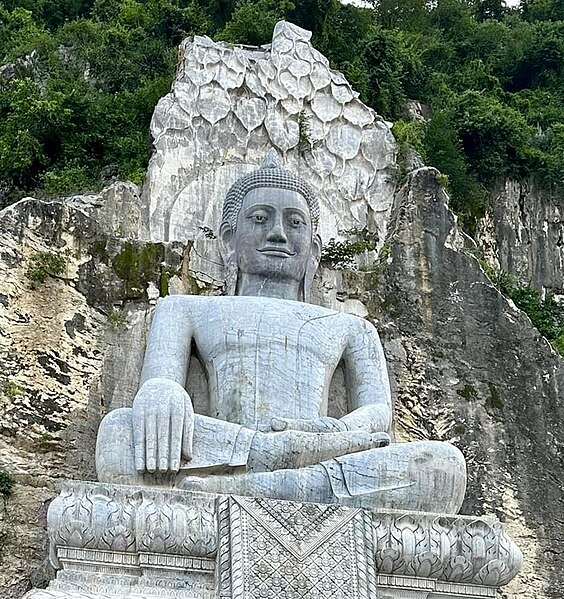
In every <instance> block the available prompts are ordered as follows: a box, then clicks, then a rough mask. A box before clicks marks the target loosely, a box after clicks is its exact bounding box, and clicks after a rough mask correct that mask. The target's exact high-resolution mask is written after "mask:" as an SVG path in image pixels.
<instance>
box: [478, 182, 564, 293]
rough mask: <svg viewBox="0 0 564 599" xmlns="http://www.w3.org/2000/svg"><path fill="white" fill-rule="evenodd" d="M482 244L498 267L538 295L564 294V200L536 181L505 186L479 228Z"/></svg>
mask: <svg viewBox="0 0 564 599" xmlns="http://www.w3.org/2000/svg"><path fill="white" fill-rule="evenodd" d="M477 239H478V242H479V244H480V247H481V248H482V251H483V253H484V255H485V257H486V258H487V260H488V262H490V263H491V264H492V265H493V266H495V267H497V268H500V269H501V270H503V271H504V272H507V273H510V274H512V275H514V276H516V277H517V278H518V279H520V280H521V281H522V282H524V283H529V282H531V283H532V284H533V285H534V286H535V287H537V288H538V289H543V288H544V289H548V290H549V291H553V292H554V293H555V294H557V295H559V296H562V295H563V294H564V213H563V207H562V197H561V195H560V196H559V195H558V194H557V193H550V192H548V191H546V190H541V189H539V188H538V187H537V186H535V185H534V184H531V182H530V181H521V182H518V181H511V180H508V181H504V182H502V183H501V184H500V185H499V188H498V189H497V190H496V192H495V193H494V194H493V197H492V200H491V208H490V209H489V210H488V213H487V214H486V217H485V218H484V219H483V220H482V221H480V222H479V224H478V237H477Z"/></svg>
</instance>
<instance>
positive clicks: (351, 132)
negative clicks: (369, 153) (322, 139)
mask: <svg viewBox="0 0 564 599" xmlns="http://www.w3.org/2000/svg"><path fill="white" fill-rule="evenodd" d="M361 139H362V132H361V130H360V129H359V128H358V127H354V126H353V125H349V124H347V123H336V124H335V125H333V126H332V127H331V130H330V131H329V135H328V136H327V147H328V148H329V150H330V151H331V152H333V154H335V155H336V156H340V157H341V158H343V160H350V159H351V158H354V157H355V156H356V155H357V154H358V152H359V150H360V141H361Z"/></svg>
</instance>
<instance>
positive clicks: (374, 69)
mask: <svg viewBox="0 0 564 599" xmlns="http://www.w3.org/2000/svg"><path fill="white" fill-rule="evenodd" d="M372 5H373V9H368V8H358V7H355V6H352V5H343V4H342V3H341V2H339V1H338V0H255V1H251V0H69V1H68V2H59V1H56V0H21V1H16V0H3V1H2V3H1V4H0V63H1V64H2V65H4V66H3V70H2V75H1V81H0V120H1V122H2V128H1V129H0V190H1V193H0V207H2V206H4V205H6V204H8V203H11V202H13V201H15V200H17V199H19V198H21V197H23V196H24V195H26V194H35V195H50V196H52V195H65V194H70V193H74V192H79V191H84V190H87V189H98V188H100V187H101V186H102V185H104V184H105V182H106V181H107V176H106V174H105V173H107V172H108V171H111V172H113V173H115V175H114V176H117V177H119V178H122V179H128V178H129V179H131V180H133V181H135V182H141V181H142V179H143V175H144V172H145V169H146V166H147V162H148V158H149V155H150V152H151V140H150V136H149V122H150V118H151V115H152V112H153V109H154V107H155V104H156V103H157V101H158V99H159V98H160V97H162V96H163V95H164V94H165V93H167V91H168V90H169V88H170V83H171V81H172V77H173V73H174V69H175V66H176V62H177V58H178V54H177V49H176V48H177V45H178V43H179V42H180V40H182V39H183V38H185V37H187V36H191V35H196V34H198V35H210V36H212V37H215V38H216V39H224V40H227V41H231V42H233V43H242V44H264V43H268V42H269V41H270V39H271V34H272V28H273V26H274V24H275V22H276V21H278V20H279V19H288V20H291V21H293V22H295V23H296V24H297V25H299V26H301V27H304V28H306V29H309V30H310V31H312V32H313V43H314V45H315V46H316V47H317V48H318V49H319V50H320V51H321V52H323V53H324V54H325V55H326V56H327V57H328V58H329V60H330V62H331V66H332V67H333V68H336V69H338V70H341V71H342V72H343V73H344V74H345V76H346V77H347V78H348V79H349V81H350V82H351V83H352V85H353V86H354V87H355V88H356V89H357V90H358V91H359V92H360V94H361V99H362V100H363V101H365V102H366V103H368V104H369V105H370V106H372V107H373V108H375V109H376V110H377V111H378V112H379V113H380V114H381V115H382V116H383V117H384V118H386V119H392V120H395V121H398V122H397V124H396V126H395V128H394V132H395V134H396V136H397V138H398V140H399V142H400V158H401V159H402V160H405V158H406V156H407V152H408V149H409V148H413V149H415V150H416V151H417V152H419V153H420V154H421V155H422V156H423V157H424V159H425V160H426V161H427V162H428V163H430V164H431V165H433V166H435V167H437V168H438V169H439V170H440V171H441V172H442V173H444V174H445V175H446V176H447V177H448V188H449V193H450V195H451V198H452V205H453V207H454V209H455V210H456V211H457V212H458V213H459V215H460V216H461V218H462V222H463V224H464V225H465V226H466V228H467V230H469V231H470V232H472V231H473V228H474V226H475V223H476V219H478V218H479V217H480V216H481V215H482V214H483V211H484V208H485V198H486V195H487V194H486V190H489V189H492V188H493V187H494V186H495V184H496V183H497V180H498V179H499V178H500V177H503V176H506V175H510V176H513V177H534V178H535V179H537V181H538V182H539V183H540V184H542V185H545V186H548V187H550V188H551V189H553V190H554V189H556V190H558V189H560V188H562V187H563V186H564V85H562V81H563V80H564V9H563V4H562V1H561V0H523V1H522V2H521V6H520V7H519V8H509V7H507V6H505V5H504V3H503V2H502V0H479V1H476V2H467V1H466V0H441V1H440V2H426V1H424V0H379V1H378V2H376V1H374V2H372ZM407 98H409V99H413V100H417V101H420V102H422V103H425V104H426V105H428V107H429V109H430V114H431V115H432V118H431V120H430V122H429V123H428V126H427V127H426V128H423V127H422V125H421V124H419V123H409V122H408V121H407V120H406V114H405V101H406V99H407ZM307 129H308V128H307V122H302V124H301V128H300V151H307V144H308V143H309V141H310V140H309V133H308V130H307ZM404 166H405V165H404ZM445 183H446V181H445Z"/></svg>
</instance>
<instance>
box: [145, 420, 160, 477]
mask: <svg viewBox="0 0 564 599" xmlns="http://www.w3.org/2000/svg"><path fill="white" fill-rule="evenodd" d="M145 467H146V469H147V471H148V472H154V471H155V470H156V469H157V414H156V413H155V411H151V412H149V413H148V414H147V413H146V414H145Z"/></svg>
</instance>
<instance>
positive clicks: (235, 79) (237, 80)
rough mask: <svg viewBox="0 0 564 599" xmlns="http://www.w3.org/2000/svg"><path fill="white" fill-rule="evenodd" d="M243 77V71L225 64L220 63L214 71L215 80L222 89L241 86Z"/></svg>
mask: <svg viewBox="0 0 564 599" xmlns="http://www.w3.org/2000/svg"><path fill="white" fill-rule="evenodd" d="M244 79H245V71H236V70H234V69H231V68H229V67H228V66H227V65H226V64H221V65H220V66H219V68H218V69H217V71H216V74H215V80H216V81H217V82H218V83H219V85H221V87H223V89H234V88H237V87H241V85H243V81H244Z"/></svg>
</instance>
